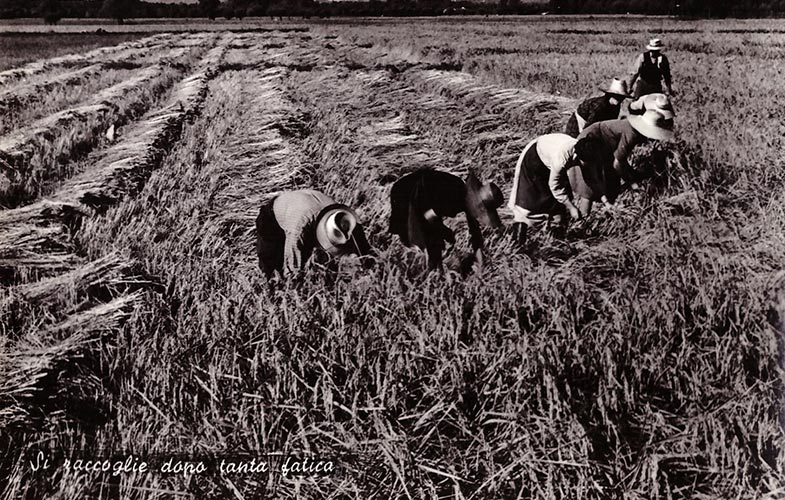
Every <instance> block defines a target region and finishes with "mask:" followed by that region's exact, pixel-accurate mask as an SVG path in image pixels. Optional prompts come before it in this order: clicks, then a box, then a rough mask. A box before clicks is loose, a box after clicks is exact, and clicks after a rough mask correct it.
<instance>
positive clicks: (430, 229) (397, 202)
mask: <svg viewBox="0 0 785 500" xmlns="http://www.w3.org/2000/svg"><path fill="white" fill-rule="evenodd" d="M390 203H391V209H392V211H391V213H390V233H392V234H397V235H398V236H400V238H401V241H402V242H403V244H404V245H406V246H417V247H420V248H423V249H425V250H426V251H427V252H428V255H429V258H430V259H433V260H435V261H436V262H437V263H439V262H441V252H442V251H443V250H444V247H445V244H444V243H445V241H449V242H450V243H454V242H455V235H454V233H453V232H452V231H451V230H450V229H449V228H448V227H447V226H445V225H444V224H443V223H442V222H441V221H435V222H429V221H427V220H426V219H425V212H427V211H428V210H431V209H432V210H433V211H434V212H435V213H436V215H438V216H439V217H455V216H456V215H458V214H459V213H460V212H465V211H466V184H465V183H464V181H463V180H462V179H461V178H460V177H457V176H455V175H453V174H448V173H446V172H440V171H438V170H432V169H421V170H417V171H415V172H413V173H411V174H408V175H406V176H404V177H402V178H400V179H399V180H398V181H396V182H395V184H393V187H392V191H391V192H390ZM466 219H467V222H468V225H469V234H470V236H471V244H472V248H473V249H475V250H476V249H478V248H481V247H482V244H483V239H482V232H481V230H480V226H479V224H478V223H477V221H476V220H475V219H474V218H473V217H467V218H466Z"/></svg>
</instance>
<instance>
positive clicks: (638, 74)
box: [629, 38, 675, 99]
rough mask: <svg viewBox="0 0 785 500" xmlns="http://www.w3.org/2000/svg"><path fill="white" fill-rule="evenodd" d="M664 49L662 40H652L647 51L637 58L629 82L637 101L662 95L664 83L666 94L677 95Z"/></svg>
mask: <svg viewBox="0 0 785 500" xmlns="http://www.w3.org/2000/svg"><path fill="white" fill-rule="evenodd" d="M664 48H665V45H664V44H663V43H662V40H660V39H659V38H652V39H651V40H650V41H649V44H648V45H647V46H646V51H645V52H643V53H641V54H638V57H636V58H635V64H634V66H633V71H632V75H631V76H630V81H629V86H630V88H632V89H633V97H634V98H635V99H637V98H639V97H641V96H644V95H646V94H655V93H662V82H665V93H666V94H667V95H675V93H674V92H673V88H672V87H671V68H670V63H669V62H668V58H667V57H666V56H665V54H663V53H662V49H664Z"/></svg>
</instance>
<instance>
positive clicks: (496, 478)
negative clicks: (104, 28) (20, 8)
mask: <svg viewBox="0 0 785 500" xmlns="http://www.w3.org/2000/svg"><path fill="white" fill-rule="evenodd" d="M161 26H162V25H153V26H152V27H151V30H155V31H166V32H162V33H157V34H154V35H147V36H145V35H140V37H136V38H134V39H132V40H124V41H122V42H121V43H118V44H114V45H107V46H105V47H96V48H93V49H91V50H88V51H78V52H75V53H74V54H57V55H54V56H53V57H49V58H45V59H38V60H33V61H30V62H27V63H24V64H19V65H16V66H14V67H12V68H8V69H6V70H4V71H2V72H0V109H1V110H2V113H0V205H1V206H2V210H0V280H1V281H2V284H3V288H2V289H0V327H1V329H0V450H2V453H1V454H0V492H2V497H3V498H9V499H10V498H36V499H38V498H41V499H55V498H62V499H70V498H161V499H163V498H174V497H186V498H234V499H252V498H357V499H368V498H385V499H386V498H455V499H480V498H481V499H487V498H500V499H502V498H503V499H507V498H543V499H545V498H577V499H605V498H624V499H655V498H656V499H673V498H685V499H686V498H690V499H692V498H704V499H709V498H712V499H713V498H744V499H746V498H756V499H761V498H763V499H772V500H773V499H778V498H783V496H785V479H784V478H785V476H783V473H785V434H783V428H782V424H783V421H784V420H783V419H784V418H785V413H783V367H784V366H785V365H783V359H782V353H783V348H785V343H783V340H784V339H783V335H785V208H783V207H785V191H783V188H782V186H783V185H785V157H784V156H783V153H782V151H783V146H784V144H783V138H785V130H783V125H782V116H785V88H784V87H783V86H782V84H781V82H782V71H783V69H785V62H783V61H784V60H785V59H783V57H782V56H783V54H782V52H783V50H784V49H783V48H784V47H785V24H783V23H782V22H781V21H774V20H765V21H761V20H755V21H722V22H720V21H712V22H704V21H678V20H673V19H665V18H656V19H655V18H640V17H627V18H614V17H599V18H577V17H576V18H554V17H550V16H547V17H536V18H527V17H492V18H480V17H477V18H439V19H436V20H432V19H411V20H406V21H404V20H395V19H375V20H330V21H318V22H317V21H314V22H313V23H303V22H297V23H282V24H281V23H269V24H264V25H262V24H257V25H256V29H255V30H253V31H240V30H230V29H229V28H230V26H228V27H226V29H221V28H220V25H212V27H211V28H210V29H209V30H208V29H204V30H201V29H192V30H188V31H185V30H177V31H168V30H165V29H162V28H161ZM164 26H165V25H164ZM6 28H9V27H6ZM136 28H139V29H141V26H136ZM654 36H659V37H662V38H663V39H664V41H665V42H666V44H667V45H668V51H667V54H668V56H669V58H670V60H671V66H672V68H673V73H674V88H675V90H676V91H677V96H676V97H675V99H674V106H675V108H676V113H677V118H676V128H677V139H676V141H675V142H673V143H670V144H648V145H645V146H641V147H639V148H638V150H636V152H635V154H634V158H633V165H634V166H635V167H636V168H638V169H641V170H644V171H648V172H649V173H651V175H652V179H651V180H650V181H649V182H648V183H646V184H645V185H644V186H643V188H644V189H643V190H641V191H637V192H630V193H626V194H625V195H623V196H622V197H621V199H620V200H619V202H618V203H617V204H616V205H615V206H614V207H612V208H601V209H598V210H596V211H595V212H594V213H593V214H592V215H591V217H590V218H589V220H588V221H587V224H586V225H585V226H579V227H572V228H571V229H570V231H569V232H568V234H567V237H566V238H564V239H557V238H555V237H553V236H551V235H549V234H546V233H544V232H543V233H538V234H536V235H535V236H534V237H533V238H532V240H531V241H530V242H529V243H528V244H527V248H526V249H525V252H522V251H520V249H518V248H517V247H516V245H514V244H513V241H512V239H511V237H510V236H509V235H507V234H504V233H494V234H491V233H488V234H487V237H488V238H487V247H488V248H487V250H488V257H487V258H486V260H487V261H488V262H487V263H486V266H485V267H484V268H483V269H482V270H480V271H478V272H476V273H474V274H470V275H468V276H461V274H460V273H459V272H458V268H459V264H460V259H461V257H462V256H463V255H465V254H466V253H467V252H468V251H469V244H468V235H467V231H466V230H465V229H464V227H465V220H463V219H461V218H458V219H457V220H453V221H448V225H450V226H451V227H453V228H454V229H456V234H457V235H458V241H457V244H456V248H455V249H454V250H453V251H452V252H451V253H450V254H449V255H448V256H447V258H446V259H445V267H446V269H447V271H446V272H444V273H441V274H440V273H425V272H424V270H425V258H424V255H423V254H422V253H421V252H418V251H416V250H412V249H408V248H405V247H404V246H403V245H402V244H401V243H400V241H398V240H397V238H395V239H394V238H393V237H392V236H391V235H390V234H389V233H388V232H387V219H388V217H389V214H390V206H389V192H390V188H391V185H392V182H393V181H394V180H395V179H397V178H399V177H400V176H402V175H404V174H406V173H408V172H411V171H413V170H415V169H417V168H420V167H424V166H431V167H434V168H439V169H442V170H446V171H449V172H453V173H456V174H459V175H465V174H466V173H467V172H468V169H469V168H474V169H476V170H477V171H478V172H479V173H480V174H481V176H482V177H483V178H484V179H487V180H492V181H494V182H496V183H497V184H499V185H500V186H502V189H503V190H504V191H505V195H508V194H509V189H510V186H511V184H512V180H513V174H514V166H515V162H516V160H517V157H518V155H519V154H520V152H521V150H522V149H523V147H524V146H525V145H526V144H527V142H528V141H530V140H531V139H532V138H534V137H535V136H537V135H541V134H544V133H548V132H553V131H559V130H561V128H562V127H563V125H564V123H565V122H566V121H567V118H568V116H569V113H570V112H571V111H572V110H573V109H574V108H575V106H576V105H577V104H578V103H579V102H580V100H581V99H583V98H585V97H586V96H588V95H590V94H593V93H596V92H597V87H598V86H600V85H603V84H604V83H607V81H609V80H610V79H611V78H612V77H614V76H624V75H625V74H626V72H627V71H629V69H630V68H629V66H630V64H631V62H632V60H633V58H634V56H635V55H636V52H637V51H638V50H639V49H641V48H642V46H643V45H644V44H645V42H646V41H647V40H648V38H650V37H654ZM296 188H314V189H319V190H321V191H324V192H326V193H328V194H330V195H332V196H333V197H334V198H335V199H336V200H338V201H341V202H344V203H347V204H349V205H351V206H353V207H354V208H355V209H356V210H357V212H358V215H359V216H360V219H361V220H362V222H363V224H364V225H365V227H366V233H367V234H368V236H369V240H370V242H371V245H372V246H374V247H375V249H376V250H377V252H378V257H377V258H375V259H371V260H370V261H369V260H368V259H362V260H360V259H357V258H352V257H347V258H344V259H342V260H340V261H336V262H328V263H327V264H324V265H323V264H319V263H313V264H312V265H311V266H310V267H309V268H308V269H307V271H306V272H304V273H302V274H300V275H297V276H293V277H289V278H286V279H283V278H280V277H275V278H273V279H272V280H270V281H268V280H267V279H266V278H265V277H264V276H263V274H262V273H261V272H260V271H259V269H258V268H257V262H256V255H255V238H256V234H255V225H254V220H255V218H256V215H257V214H258V211H259V207H260V205H261V204H262V203H263V202H264V201H266V200H269V199H270V198H271V197H273V196H274V195H275V194H277V193H279V192H281V191H283V190H287V189H296ZM500 215H502V218H503V220H504V221H505V223H507V224H509V223H510V222H511V214H510V213H508V212H506V209H505V210H503V211H502V212H501V213H500ZM39 451H40V452H43V453H44V454H45V455H46V456H48V457H51V459H52V460H53V461H55V463H56V464H57V466H56V467H53V468H50V469H41V470H33V468H32V467H31V462H34V461H35V456H36V455H37V454H38V452H39ZM267 453H271V454H282V455H297V456H313V457H315V458H318V457H337V460H338V462H339V463H340V464H341V468H342V472H341V473H340V474H332V475H318V474H316V475H314V474H304V475H299V476H298V475H291V474H289V475H284V474H280V473H257V474H251V473H246V474H238V473H229V472H224V471H222V470H218V469H217V468H215V467H213V468H209V469H208V470H207V471H205V472H201V473H199V472H196V471H186V472H179V473H164V472H161V471H160V470H158V471H152V472H150V471H148V472H141V471H132V472H128V473H123V474H112V473H111V471H108V472H107V471H103V472H101V471H98V472H95V471H93V472H84V471H78V470H75V469H73V468H67V467H64V466H63V465H62V464H63V460H65V459H70V460H71V461H73V460H75V459H76V458H85V457H87V458H90V457H93V458H99V457H103V458H111V457H120V456H128V455H131V454H133V455H135V456H137V457H139V456H144V457H159V459H161V460H163V459H164V458H165V457H171V456H177V457H181V458H182V457H185V459H191V460H194V461H196V460H207V461H211V460H212V461H213V462H215V461H218V460H219V459H220V458H221V457H239V456H246V457H251V456H260V455H262V454H267Z"/></svg>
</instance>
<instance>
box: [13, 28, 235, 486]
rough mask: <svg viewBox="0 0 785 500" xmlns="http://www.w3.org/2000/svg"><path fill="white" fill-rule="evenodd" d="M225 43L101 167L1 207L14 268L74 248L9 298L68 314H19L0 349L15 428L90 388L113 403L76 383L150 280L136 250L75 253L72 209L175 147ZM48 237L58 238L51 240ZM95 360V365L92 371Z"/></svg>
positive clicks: (80, 211) (26, 307)
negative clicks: (53, 270)
mask: <svg viewBox="0 0 785 500" xmlns="http://www.w3.org/2000/svg"><path fill="white" fill-rule="evenodd" d="M224 50H225V43H222V44H219V46H218V47H215V48H214V49H212V50H211V51H210V52H209V53H208V54H207V55H206V56H205V57H204V58H203V60H202V62H201V64H200V66H199V69H198V70H197V72H196V73H194V74H193V75H191V76H190V77H188V78H186V79H185V80H183V81H182V82H180V83H179V84H178V85H177V86H176V87H175V89H174V90H173V92H172V96H171V98H170V101H169V104H168V105H167V106H165V107H164V108H163V109H161V110H158V111H156V112H154V113H152V114H151V115H149V116H148V117H147V118H146V119H145V120H143V121H142V122H140V123H139V124H138V125H136V126H135V127H134V129H133V132H134V133H135V134H136V135H135V136H128V139H126V140H124V141H122V142H121V143H118V144H117V145H116V146H114V147H112V148H110V149H109V150H107V152H106V154H105V155H104V157H103V159H102V160H101V161H100V162H99V164H98V165H96V168H95V169H94V170H93V171H91V172H89V173H85V174H84V175H83V176H81V177H82V178H81V179H80V178H75V179H73V180H72V181H71V182H69V183H68V184H66V185H65V186H63V188H62V189H61V190H60V191H59V192H58V193H57V196H55V197H54V198H53V199H52V200H50V201H45V202H39V203H36V204H34V205H30V206H26V207H22V208H21V209H16V210H8V211H5V212H3V213H0V219H2V220H1V221H0V228H2V229H0V231H2V234H3V236H2V238H0V239H1V240H2V241H3V249H2V250H0V254H2V255H3V264H2V267H3V268H4V270H8V269H14V270H17V271H18V270H22V269H24V263H23V261H27V262H29V261H30V258H29V256H30V255H31V254H33V255H35V256H36V257H37V259H38V263H39V264H40V263H42V262H44V261H47V260H49V265H52V262H53V261H57V262H63V261H64V260H65V259H66V258H68V257H70V258H71V262H70V264H71V265H70V266H62V267H63V268H65V267H70V268H71V269H70V270H69V271H68V272H65V273H62V274H59V275H57V276H52V277H50V278H45V279H41V280H38V281H35V282H31V283H28V284H25V285H20V286H16V287H12V288H10V289H9V290H8V292H7V294H6V296H5V297H4V299H3V301H2V303H3V307H2V309H0V314H1V315H2V316H5V317H8V315H13V314H21V313H22V312H21V311H27V312H28V313H35V314H32V316H40V315H42V314H46V315H47V316H54V317H61V316H63V314H65V315H66V318H65V319H64V320H62V321H61V322H60V323H58V324H56V325H55V326H52V327H48V328H42V327H41V326H40V325H39V324H37V323H35V322H31V321H29V320H25V321H15V322H12V323H9V324H17V325H22V327H20V328H21V329H20V330H16V331H14V332H12V331H8V332H5V334H6V335H10V338H8V337H7V338H6V342H7V346H6V348H4V349H3V351H4V352H3V353H2V354H0V356H2V358H3V359H4V360H5V361H6V362H5V363H3V364H2V365H0V366H2V372H3V373H2V375H3V377H2V378H3V380H4V381H5V383H3V384H2V385H0V408H1V409H0V428H2V429H4V430H8V429H12V428H16V427H17V426H20V425H23V426H24V427H25V428H26V429H27V430H28V431H29V430H30V429H31V426H35V425H37V424H42V423H45V422H46V421H47V419H48V417H49V415H48V413H49V412H51V411H53V409H55V408H62V407H63V405H66V406H69V405H71V403H69V402H68V398H69V397H73V398H76V399H77V401H78V405H79V406H84V405H85V401H84V399H85V398H87V399H88V401H87V403H88V408H89V407H90V404H93V403H95V404H103V405H108V404H109V403H108V402H109V401H111V397H112V395H111V394H109V393H107V390H106V388H104V387H103V386H100V385H99V386H96V387H94V388H93V389H90V390H89V391H91V392H92V396H90V395H89V394H87V393H86V392H85V391H81V392H80V391H79V390H76V391H74V390H73V389H67V388H73V387H78V386H79V384H84V383H85V381H84V380H83V376H84V375H83V371H85V370H82V369H80V366H81V365H82V364H83V363H81V362H79V361H78V359H85V360H90V359H95V358H96V357H97V356H98V353H99V351H100V348H101V345H102V342H103V341H104V340H105V338H106V337H107V336H111V335H112V334H113V333H115V332H117V331H118V329H119V328H120V326H121V325H122V324H123V322H124V321H125V320H126V318H127V317H128V315H129V314H131V313H132V311H134V310H135V309H136V308H137V307H138V305H139V303H140V301H141V298H142V296H143V293H141V292H137V291H134V290H136V289H138V288H146V287H148V286H149V285H150V283H149V282H148V281H147V280H145V279H142V278H140V277H139V276H137V275H136V273H135V271H134V268H135V267H136V266H135V265H134V262H133V261H132V260H131V259H129V257H128V256H127V254H124V253H123V254H121V253H117V252H109V253H107V254H105V255H103V256H101V257H98V258H96V259H95V260H93V261H89V262H83V259H81V258H78V257H76V256H75V255H74V254H73V253H71V254H70V255H68V254H65V253H63V251H64V250H68V251H69V252H73V251H75V250H76V249H77V248H78V245H76V244H75V242H73V241H72V240H71V238H72V235H71V234H70V230H72V229H78V227H79V224H76V225H74V224H73V219H69V216H73V217H79V218H81V217H83V216H84V215H86V214H88V213H89V212H90V211H91V210H90V208H98V207H96V206H95V205H94V204H93V203H91V202H89V201H87V200H88V199H89V198H90V196H93V197H94V198H96V197H99V195H97V194H96V191H101V190H104V191H101V192H102V193H103V192H109V191H111V193H112V195H113V196H114V197H115V198H111V199H110V198H109V197H106V196H104V197H102V199H101V202H102V203H103V204H104V205H102V207H103V208H105V207H106V205H107V204H110V203H112V202H115V201H117V200H118V199H119V197H120V196H122V195H123V194H133V193H134V192H135V190H136V189H138V187H139V186H140V184H141V183H143V182H144V180H145V178H146V176H147V175H149V172H150V171H151V170H152V169H153V168H154V167H155V165H156V164H157V163H158V162H159V161H160V159H161V158H162V157H163V154H164V153H165V152H166V151H167V150H168V149H169V148H171V147H172V144H173V143H174V141H175V140H176V138H177V136H178V134H179V130H180V127H181V125H182V123H183V121H184V120H185V119H186V118H187V117H188V116H190V115H191V114H193V113H194V112H196V111H197V109H198V108H199V106H201V103H202V102H203V101H204V97H205V95H206V90H207V84H208V80H209V79H210V78H212V77H213V76H214V74H215V70H216V68H217V66H218V64H219V62H220V58H221V56H222V54H223V52H224ZM132 170H135V171H133V172H132ZM130 177H133V180H131V179H130ZM132 184H133V186H132ZM123 190H125V191H124V192H123ZM88 191H89V193H88ZM52 207H57V208H58V211H57V212H56V213H55V212H53V211H52V210H51V208H52ZM25 233H26V235H25V236H22V237H21V238H20V237H19V236H20V235H22V234H25ZM36 238H39V239H38V240H36ZM41 238H44V239H47V240H48V241H46V242H43V241H42V240H41ZM60 242H62V243H63V245H62V246H61V247H60V251H58V250H57V248H56V247H57V246H58V245H59V244H60ZM7 243H10V245H7ZM11 247H16V248H17V250H20V251H19V252H17V254H16V257H20V258H19V259H16V260H14V256H10V257H11V260H12V261H13V262H11V263H10V266H9V263H8V260H6V258H7V257H9V250H10V251H11V252H14V250H13V249H12V248H11ZM53 250H55V251H53ZM48 257H52V259H47V258H48ZM77 263H79V264H80V265H78V267H77V266H76V264H77ZM61 270H63V269H61ZM35 277H37V276H35ZM107 300H108V302H106V301H107ZM85 304H91V307H89V308H85ZM77 310H78V312H77ZM16 319H17V320H18V319H19V318H16ZM15 337H19V339H18V340H17V341H16V342H8V340H13V339H14V338H15ZM87 364H88V365H89V364H90V362H89V361H88V362H87ZM95 369H97V368H94V367H93V368H90V367H88V368H87V370H86V371H87V372H88V373H89V372H90V371H91V370H95ZM55 373H58V374H59V375H58V380H57V383H56V384H55V385H54V386H53V385H52V383H51V380H52V376H53V374H55ZM90 385H95V384H94V382H90V383H89V384H88V387H89V386H90ZM74 393H75V394H74ZM63 394H68V395H67V396H64V395H63ZM99 395H100V397H99ZM70 411H75V410H70ZM88 411H89V410H88ZM24 445H25V443H24V442H18V443H16V444H15V446H18V447H20V449H21V448H22V447H24ZM6 493H8V492H6Z"/></svg>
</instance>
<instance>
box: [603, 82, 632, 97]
mask: <svg viewBox="0 0 785 500" xmlns="http://www.w3.org/2000/svg"><path fill="white" fill-rule="evenodd" d="M600 90H602V91H603V92H605V93H606V94H612V95H617V96H620V97H624V98H629V97H632V96H631V95H630V93H629V91H628V90H627V81H626V80H619V79H618V78H614V79H613V80H612V81H611V84H610V85H608V88H605V89H604V88H600Z"/></svg>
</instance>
